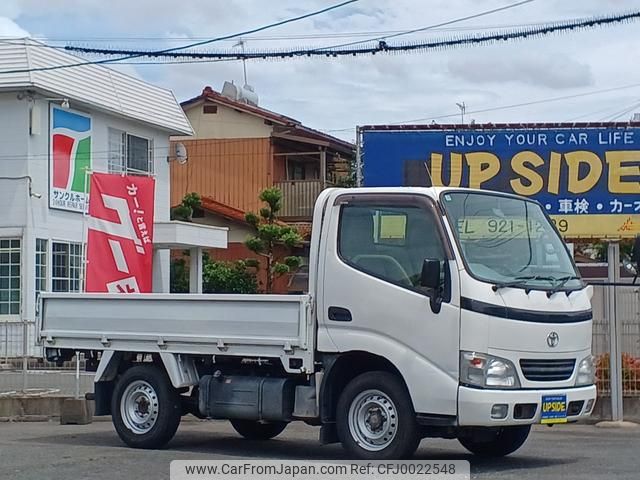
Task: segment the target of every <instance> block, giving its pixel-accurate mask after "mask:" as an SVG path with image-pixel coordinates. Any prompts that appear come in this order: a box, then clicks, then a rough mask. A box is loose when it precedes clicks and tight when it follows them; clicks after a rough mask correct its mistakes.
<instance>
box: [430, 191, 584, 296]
mask: <svg viewBox="0 0 640 480" xmlns="http://www.w3.org/2000/svg"><path fill="white" fill-rule="evenodd" d="M442 203H443V205H444V208H445V211H446V213H447V217H448V218H449V222H450V223H451V228H452V229H453V231H454V233H455V235H456V237H457V240H458V244H459V246H460V250H461V252H462V255H463V256H464V260H465V263H466V266H467V269H468V270H469V273H470V274H471V275H473V276H474V277H476V278H477V279H479V280H483V281H487V282H491V283H493V284H494V285H495V286H496V287H497V288H501V287H515V288H518V287H520V288H525V289H535V290H550V291H559V290H574V289H577V288H581V287H582V280H581V279H580V278H579V276H578V274H577V272H576V269H575V266H574V264H573V262H572V261H571V258H570V256H569V254H568V252H567V250H566V248H565V246H564V244H563V242H562V239H561V238H560V237H559V236H558V234H557V232H556V231H555V229H554V228H553V227H552V226H551V224H550V222H549V220H548V218H547V217H546V216H545V215H544V213H543V211H542V209H541V207H540V206H539V205H538V204H537V203H534V202H531V201H528V200H523V199H519V198H514V197H508V196H502V195H494V194H483V193H468V192H446V193H445V194H444V195H443V197H442Z"/></svg>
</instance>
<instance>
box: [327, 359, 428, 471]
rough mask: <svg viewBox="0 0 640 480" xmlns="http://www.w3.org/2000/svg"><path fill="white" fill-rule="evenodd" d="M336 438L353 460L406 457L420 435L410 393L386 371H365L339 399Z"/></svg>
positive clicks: (412, 450)
mask: <svg viewBox="0 0 640 480" xmlns="http://www.w3.org/2000/svg"><path fill="white" fill-rule="evenodd" d="M336 427H337V430H338V437H339V438H340V441H341V442H342V445H343V446H344V448H345V449H346V450H347V451H348V452H349V453H350V454H352V455H353V457H354V458H357V459H363V460H390V459H401V458H409V457H411V455H413V453H414V452H415V451H416V448H418V444H419V443H420V435H419V429H418V425H417V423H416V419H415V413H414V411H413V405H412V403H411V398H410V397H409V392H407V389H406V387H405V385H404V383H402V381H401V380H400V379H399V378H398V377H397V376H395V375H393V374H391V373H388V372H382V371H380V372H367V373H363V374H362V375H359V376H357V377H356V378H354V379H353V380H351V382H349V383H348V384H347V386H346V388H345V389H344V390H343V392H342V394H341V395H340V399H339V400H338V407H337V412H336Z"/></svg>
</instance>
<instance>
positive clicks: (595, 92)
mask: <svg viewBox="0 0 640 480" xmlns="http://www.w3.org/2000/svg"><path fill="white" fill-rule="evenodd" d="M637 87H640V83H633V84H629V85H621V86H619V87H612V88H605V89H601V90H591V91H589V92H583V93H576V94H573V95H564V96H561V97H550V98H544V99H540V100H532V101H530V102H522V103H512V104H509V105H501V106H497V107H489V108H483V109H480V110H472V111H467V112H465V113H467V114H474V113H487V112H495V111H498V110H509V109H512V108H520V107H528V106H531V105H540V104H543V103H550V102H559V101H562V100H570V99H574V98H580V97H588V96H591V95H599V94H602V93H609V92H617V91H619V90H626V89H630V88H637ZM459 115H460V112H456V113H448V114H446V115H433V116H428V117H422V118H414V119H411V120H402V121H398V122H391V123H389V125H400V124H411V123H419V122H428V121H430V120H441V119H443V118H452V117H458V116H459ZM349 130H353V127H349V128H337V129H329V130H322V131H323V132H327V133H332V132H347V131H349Z"/></svg>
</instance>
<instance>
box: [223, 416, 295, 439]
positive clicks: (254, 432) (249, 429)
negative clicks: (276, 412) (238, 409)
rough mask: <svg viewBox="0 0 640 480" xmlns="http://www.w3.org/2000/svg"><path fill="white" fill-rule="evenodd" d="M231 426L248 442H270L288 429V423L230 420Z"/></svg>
mask: <svg viewBox="0 0 640 480" xmlns="http://www.w3.org/2000/svg"><path fill="white" fill-rule="evenodd" d="M230 422H231V425H232V426H233V428H234V429H235V431H236V432H238V433H239V434H240V435H242V436H243V437H244V438H246V439H247V440H269V439H271V438H274V437H277V436H278V435H280V434H281V433H282V431H283V430H284V429H285V428H287V422H265V423H261V422H258V421H256V420H230Z"/></svg>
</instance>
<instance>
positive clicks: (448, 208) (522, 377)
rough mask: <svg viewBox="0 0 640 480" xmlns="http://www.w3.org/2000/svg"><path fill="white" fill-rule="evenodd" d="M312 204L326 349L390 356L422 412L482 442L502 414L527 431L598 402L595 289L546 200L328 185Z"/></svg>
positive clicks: (425, 419)
mask: <svg viewBox="0 0 640 480" xmlns="http://www.w3.org/2000/svg"><path fill="white" fill-rule="evenodd" d="M316 215H317V217H315V218H314V221H315V222H322V228H321V229H320V232H317V230H314V234H316V233H318V234H319V235H318V236H319V238H317V240H316V241H317V242H318V244H319V245H320V248H319V249H318V250H317V252H318V255H317V256H316V258H315V259H314V258H312V266H315V267H316V268H317V270H316V272H315V275H312V277H313V276H315V277H316V278H317V285H315V286H314V288H315V291H316V301H317V305H318V308H317V315H318V344H317V348H318V350H319V351H321V352H325V353H328V352H338V353H341V354H345V353H346V352H359V351H360V352H368V354H374V355H378V356H380V357H381V358H384V359H386V360H388V361H390V362H391V363H392V364H393V366H394V368H396V369H397V370H398V373H399V374H400V375H401V376H402V378H403V380H404V382H405V384H406V387H407V389H408V391H409V394H410V396H411V399H412V403H413V408H414V410H415V412H416V416H417V419H418V422H419V423H420V424H422V425H425V426H427V427H429V426H438V427H442V426H445V425H449V426H452V427H453V426H455V427H456V429H457V430H458V433H457V435H458V436H460V437H461V438H462V439H464V441H465V442H466V443H467V446H469V447H471V449H474V450H477V449H480V450H486V449H487V448H488V445H489V443H490V442H488V441H487V438H491V437H492V435H497V434H498V433H499V432H500V430H499V428H501V427H507V428H506V429H504V430H502V431H506V432H519V435H516V436H517V437H518V438H522V437H523V436H524V437H525V438H526V435H525V432H528V430H529V426H530V425H531V424H533V423H561V422H567V421H572V420H577V419H578V418H580V417H581V416H585V415H588V414H589V413H590V411H591V409H592V408H593V404H594V401H595V394H596V393H595V387H594V386H593V365H592V359H591V350H590V349H591V317H592V315H591V307H590V295H591V293H590V288H589V287H586V286H585V285H584V284H583V282H582V280H581V279H580V278H579V276H578V273H577V270H576V267H575V265H574V263H573V261H572V259H571V256H570V254H569V252H568V250H567V248H566V246H565V244H564V243H563V242H562V240H561V238H560V236H559V234H558V232H557V231H556V229H555V228H554V226H553V223H552V222H551V221H550V219H549V218H548V217H547V216H546V215H545V213H544V210H543V208H542V207H541V205H539V204H538V203H536V202H533V201H530V200H527V199H525V198H522V197H516V196H511V195H505V194H499V193H491V192H486V191H477V190H469V189H464V190H460V189H458V190H455V189H443V188H439V189H438V188H406V187H403V188H398V189H393V188H384V189H355V190H351V191H326V192H325V193H324V195H323V196H322V197H321V199H319V207H318V210H317V211H316ZM511 427H513V428H511ZM488 428H489V429H492V430H490V431H491V432H493V433H489V432H488V431H487V429H488ZM440 431H441V432H442V430H440ZM509 443H510V447H509V448H517V447H516V443H517V442H515V443H514V442H513V441H512V442H509ZM475 444H477V445H480V446H479V447H477V448H475ZM518 446H519V445H518ZM369 447H370V448H372V447H373V445H369ZM498 450H499V448H498Z"/></svg>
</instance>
